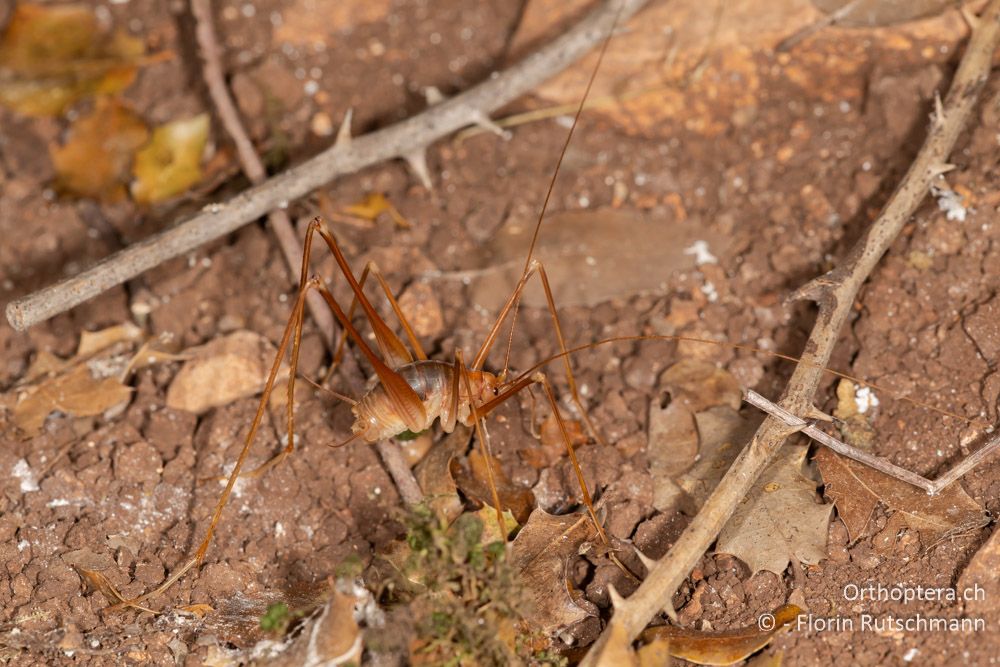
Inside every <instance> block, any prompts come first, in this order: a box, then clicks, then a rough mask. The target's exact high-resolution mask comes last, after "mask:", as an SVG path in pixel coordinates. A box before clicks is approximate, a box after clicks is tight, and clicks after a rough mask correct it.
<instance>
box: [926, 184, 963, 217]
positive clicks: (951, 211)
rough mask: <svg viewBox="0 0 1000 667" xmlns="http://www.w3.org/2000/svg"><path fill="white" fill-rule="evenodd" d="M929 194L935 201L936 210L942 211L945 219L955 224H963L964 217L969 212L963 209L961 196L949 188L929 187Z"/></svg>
mask: <svg viewBox="0 0 1000 667" xmlns="http://www.w3.org/2000/svg"><path fill="white" fill-rule="evenodd" d="M931 194H932V195H934V198H935V199H937V204H938V208H939V209H941V210H942V211H944V214H945V217H946V218H948V219H949V220H955V221H957V222H965V217H966V216H967V215H968V214H969V210H968V209H967V208H965V202H964V200H963V198H962V195H960V194H958V193H957V192H955V191H954V190H952V189H951V188H939V187H937V186H936V185H935V186H931Z"/></svg>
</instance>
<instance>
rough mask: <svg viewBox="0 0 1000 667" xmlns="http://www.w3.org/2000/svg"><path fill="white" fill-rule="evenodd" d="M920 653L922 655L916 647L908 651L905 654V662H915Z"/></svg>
mask: <svg viewBox="0 0 1000 667" xmlns="http://www.w3.org/2000/svg"><path fill="white" fill-rule="evenodd" d="M918 653H920V649H918V648H917V647H916V646H914V647H912V648H910V649H908V650H907V651H906V653H904V654H903V662H913V659H914V658H916V657H917V654H918Z"/></svg>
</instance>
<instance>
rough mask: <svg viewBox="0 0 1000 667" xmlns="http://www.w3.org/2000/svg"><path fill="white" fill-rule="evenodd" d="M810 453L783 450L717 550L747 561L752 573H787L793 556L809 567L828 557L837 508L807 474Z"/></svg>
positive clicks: (724, 531)
mask: <svg viewBox="0 0 1000 667" xmlns="http://www.w3.org/2000/svg"><path fill="white" fill-rule="evenodd" d="M808 451H809V448H808V447H803V446H799V445H793V444H789V445H785V446H784V447H782V448H781V450H780V451H779V452H778V455H777V456H776V457H775V459H774V460H773V461H772V462H771V464H770V465H769V466H768V467H767V468H766V469H765V470H764V473H763V474H762V475H761V476H760V479H758V480H757V483H756V484H755V485H754V487H753V488H752V489H751V490H750V493H748V494H747V497H746V498H744V499H743V501H742V502H741V503H740V504H739V506H738V507H737V508H736V511H735V512H734V513H733V516H732V517H731V518H730V519H729V521H728V522H727V523H726V525H725V526H723V528H722V531H721V532H720V533H719V539H718V542H717V544H716V550H717V551H720V552H722V553H727V554H732V555H734V556H736V557H737V558H739V559H740V560H742V561H743V562H744V563H746V564H747V565H748V566H749V568H750V573H751V574H756V573H757V572H759V571H761V570H768V571H770V572H774V573H777V574H781V573H782V572H783V571H784V570H785V568H786V567H788V563H789V561H790V560H791V558H793V557H794V558H796V559H797V560H798V561H800V562H802V563H806V564H809V565H813V564H816V563H819V562H820V561H821V560H823V559H824V558H826V538H827V532H828V531H827V526H828V524H829V522H830V513H831V512H832V511H833V505H832V504H830V505H825V504H822V503H820V502H819V500H818V498H817V496H816V482H815V481H814V480H813V479H812V478H810V477H808V476H807V474H808V473H807V472H806V470H805V467H806V454H807V453H808Z"/></svg>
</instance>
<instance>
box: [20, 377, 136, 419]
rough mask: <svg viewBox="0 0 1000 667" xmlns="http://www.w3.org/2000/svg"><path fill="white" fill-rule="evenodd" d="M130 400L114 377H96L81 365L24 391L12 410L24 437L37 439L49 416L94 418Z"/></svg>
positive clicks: (130, 394) (125, 388)
mask: <svg viewBox="0 0 1000 667" xmlns="http://www.w3.org/2000/svg"><path fill="white" fill-rule="evenodd" d="M131 398H132V389H131V387H126V386H125V385H123V384H122V383H121V382H120V381H119V380H118V378H117V377H107V376H105V377H98V376H96V375H95V373H94V372H93V371H92V369H91V368H90V365H88V364H82V363H81V364H77V365H76V366H74V367H73V368H72V369H70V370H69V371H68V372H66V373H64V374H62V375H57V376H55V377H52V378H49V379H47V380H44V381H42V382H41V383H40V384H38V385H37V386H36V387H34V388H33V389H29V390H27V391H26V392H25V393H24V394H23V395H22V396H21V399H20V400H19V401H18V403H17V405H15V406H14V414H13V417H14V424H16V425H17V427H18V428H19V429H21V430H22V431H24V432H25V433H26V434H27V435H29V436H30V435H36V434H38V433H39V432H40V431H41V430H42V425H43V424H44V423H45V418H46V417H48V416H49V414H50V413H52V412H55V411H59V412H63V413H65V414H68V415H73V416H75V417H93V416H96V415H101V414H104V413H106V412H110V411H112V410H114V409H116V408H121V407H124V406H125V405H126V404H128V402H129V400H131Z"/></svg>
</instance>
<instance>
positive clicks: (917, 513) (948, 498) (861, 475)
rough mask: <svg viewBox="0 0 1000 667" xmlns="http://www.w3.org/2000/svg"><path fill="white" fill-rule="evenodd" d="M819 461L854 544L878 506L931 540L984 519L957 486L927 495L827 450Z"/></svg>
mask: <svg viewBox="0 0 1000 667" xmlns="http://www.w3.org/2000/svg"><path fill="white" fill-rule="evenodd" d="M816 462H817V463H818V464H819V470H820V474H821V475H822V476H823V482H824V483H825V484H826V495H827V496H828V497H829V498H830V499H831V500H833V502H834V504H835V505H836V506H837V512H838V513H839V514H840V518H841V519H842V520H843V521H844V525H845V526H847V534H848V535H849V536H850V538H851V540H856V539H858V537H860V536H861V535H862V534H863V533H864V530H865V527H866V526H867V525H868V521H869V520H870V519H871V516H872V512H873V511H874V510H875V507H876V506H877V505H878V504H879V503H882V504H884V505H885V506H886V507H887V508H888V509H890V510H892V511H893V512H896V513H897V514H898V515H899V517H900V519H901V520H902V522H903V523H904V524H906V525H908V526H910V527H911V528H913V529H915V530H918V531H920V532H921V533H925V534H926V535H927V536H928V537H929V538H930V539H933V538H934V537H936V536H938V535H940V534H942V533H944V532H946V531H948V530H951V529H952V528H955V527H956V526H959V525H962V524H964V523H966V522H970V521H974V520H976V519H978V518H979V517H981V516H982V512H983V508H982V507H980V506H979V504H978V503H976V501H975V500H973V499H972V498H970V497H969V495H968V494H967V493H966V492H965V490H964V489H963V488H962V487H961V486H960V485H958V484H953V485H951V486H949V487H948V488H946V489H944V490H943V491H942V492H941V493H939V494H938V495H936V496H928V495H927V493H926V492H925V491H923V490H922V489H918V488H916V487H915V486H911V485H909V484H907V483H906V482H902V481H900V480H898V479H895V478H894V477H889V476H888V475H886V474H885V473H881V472H879V471H877V470H875V469H874V468H869V467H868V466H866V465H863V464H861V463H858V462H856V461H852V460H850V459H847V458H844V457H842V456H839V455H838V454H836V453H834V452H832V451H830V450H829V449H826V448H825V447H824V448H822V449H820V450H819V451H818V452H816Z"/></svg>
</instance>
